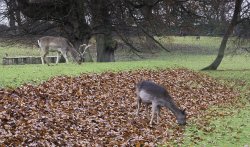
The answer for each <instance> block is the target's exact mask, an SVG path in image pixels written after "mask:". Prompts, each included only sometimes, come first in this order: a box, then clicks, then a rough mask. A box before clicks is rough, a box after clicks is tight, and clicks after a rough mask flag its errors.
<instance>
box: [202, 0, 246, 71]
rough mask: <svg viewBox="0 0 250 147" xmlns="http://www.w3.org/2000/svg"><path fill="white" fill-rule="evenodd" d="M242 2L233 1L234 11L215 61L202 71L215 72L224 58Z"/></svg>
mask: <svg viewBox="0 0 250 147" xmlns="http://www.w3.org/2000/svg"><path fill="white" fill-rule="evenodd" d="M242 1H243V0H235V9H234V14H233V18H232V20H231V23H230V24H229V26H228V28H227V31H226V32H225V34H224V36H223V39H222V41H221V44H220V48H219V51H218V55H217V57H216V59H215V60H214V61H213V63H212V64H210V65H209V66H207V67H205V68H203V69H202V70H216V69H217V68H218V67H219V65H220V63H221V61H222V59H223V57H224V52H225V49H226V45H227V41H228V38H229V36H230V35H231V34H232V32H233V29H234V27H235V26H236V25H237V22H238V16H239V13H240V11H241V4H242Z"/></svg>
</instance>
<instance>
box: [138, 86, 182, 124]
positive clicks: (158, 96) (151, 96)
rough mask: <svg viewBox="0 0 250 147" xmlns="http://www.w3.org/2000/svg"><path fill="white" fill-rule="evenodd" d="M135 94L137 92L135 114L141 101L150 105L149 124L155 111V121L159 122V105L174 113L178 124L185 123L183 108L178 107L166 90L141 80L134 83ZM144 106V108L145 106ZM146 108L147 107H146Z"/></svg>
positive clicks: (151, 122)
mask: <svg viewBox="0 0 250 147" xmlns="http://www.w3.org/2000/svg"><path fill="white" fill-rule="evenodd" d="M136 94H137V112H136V115H137V116H138V115H139V110H140V106H141V103H144V104H146V105H147V107H148V106H149V105H150V104H151V105H152V115H151V119H150V123H149V124H150V126H152V124H153V119H154V117H155V113H156V114H157V116H156V117H157V118H156V119H157V123H159V117H160V109H161V107H166V108H168V109H169V110H170V111H172V113H173V114H174V115H175V117H176V119H177V123H178V124H179V125H185V124H186V112H185V109H184V110H181V109H179V108H178V107H177V106H176V104H175V102H174V101H173V99H172V97H171V96H170V95H169V93H168V91H167V90H166V89H165V88H164V87H163V86H160V85H158V84H156V83H154V82H152V81H141V82H139V83H137V85H136ZM147 107H146V108H147ZM147 109H148V108H147Z"/></svg>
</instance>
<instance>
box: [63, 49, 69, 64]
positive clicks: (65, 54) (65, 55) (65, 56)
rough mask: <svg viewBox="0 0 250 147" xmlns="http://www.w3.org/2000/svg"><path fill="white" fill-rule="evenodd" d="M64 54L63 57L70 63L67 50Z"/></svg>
mask: <svg viewBox="0 0 250 147" xmlns="http://www.w3.org/2000/svg"><path fill="white" fill-rule="evenodd" d="M62 55H63V57H64V58H65V60H66V63H67V64H68V63H69V60H68V57H67V52H63V53H62Z"/></svg>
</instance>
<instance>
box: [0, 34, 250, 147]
mask: <svg viewBox="0 0 250 147" xmlns="http://www.w3.org/2000/svg"><path fill="white" fill-rule="evenodd" d="M220 40H221V38H216V37H201V40H199V41H196V40H195V38H194V37H185V38H183V37H172V38H171V39H170V40H169V41H168V42H171V43H173V44H177V45H181V46H185V45H187V46H188V47H187V48H184V49H187V50H188V49H190V47H192V46H194V49H193V50H194V52H196V53H195V54H193V52H192V53H188V52H186V53H182V52H181V51H179V50H176V51H173V52H171V53H166V52H160V53H158V55H156V56H154V58H153V59H152V58H151V59H147V60H141V61H119V62H115V63H95V62H94V63H84V64H82V65H77V64H72V63H71V64H59V65H54V64H52V66H47V65H11V66H4V65H1V66H0V88H1V87H2V88H4V87H17V86H20V85H22V84H23V83H32V84H39V83H41V82H42V81H45V80H48V79H49V78H50V77H54V76H58V75H71V76H77V75H79V74H82V73H100V72H104V71H114V72H116V71H124V70H134V69H138V68H150V69H152V68H154V69H155V68H173V67H185V68H189V69H193V70H196V71H199V70H200V69H202V68H204V67H205V66H208V65H209V64H210V63H211V62H212V61H213V60H214V59H215V57H216V50H217V48H218V46H219V43H220ZM197 46H198V48H196V47H197ZM202 48H204V49H202ZM200 49H202V50H203V51H206V50H213V52H215V54H206V53H204V52H203V51H202V52H200V51H201V50H200ZM5 53H8V54H9V56H15V55H20V56H21V55H39V52H38V50H37V49H36V48H35V49H31V48H28V49H27V48H23V47H16V46H12V47H0V57H3V56H4V54H5ZM118 57H119V55H118ZM249 58H250V57H248V56H246V55H244V54H242V55H235V56H226V57H225V58H224V59H223V61H222V63H221V65H220V66H219V69H218V70H217V71H205V72H204V71H202V72H204V73H206V74H209V75H211V76H213V77H215V78H218V79H219V80H221V79H222V80H227V81H230V84H234V83H237V82H238V83H242V82H243V83H244V84H242V85H237V88H239V89H240V90H242V93H243V92H245V93H246V94H248V95H249V90H250V89H249V87H250V59H249ZM118 60H119V59H118ZM243 100H244V101H245V103H246V104H241V100H240V102H239V104H237V106H240V107H239V108H237V107H227V108H211V110H212V109H216V110H217V111H220V112H222V113H224V112H226V113H229V114H231V116H225V117H221V116H218V117H215V118H213V119H211V122H210V123H209V125H208V126H205V127H207V128H209V129H210V128H211V131H209V132H207V131H204V130H202V129H200V128H199V127H197V124H192V122H191V123H190V124H189V125H188V126H187V127H186V132H185V139H184V141H183V142H184V145H183V146H208V147H210V146H219V147H221V146H229V147H230V146H232V147H238V146H244V145H245V144H248V145H250V118H249V114H250V104H249V98H244V99H243ZM211 110H208V112H209V111H211ZM209 129H208V130H209Z"/></svg>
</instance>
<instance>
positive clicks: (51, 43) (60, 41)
mask: <svg viewBox="0 0 250 147" xmlns="http://www.w3.org/2000/svg"><path fill="white" fill-rule="evenodd" d="M37 42H38V46H39V47H40V49H41V60H42V64H44V61H45V62H46V63H47V64H48V65H49V62H48V60H47V58H46V56H47V55H48V54H49V52H57V59H56V64H58V62H59V59H60V57H61V55H63V57H64V58H65V60H66V63H68V62H69V60H68V55H67V54H68V52H69V53H70V54H71V56H72V58H73V60H74V61H76V62H77V63H78V64H81V62H82V61H83V54H84V53H85V51H86V49H87V48H89V47H90V46H91V45H86V44H83V45H81V46H80V47H85V49H84V52H83V53H79V52H78V51H77V50H76V49H75V48H74V46H73V44H72V43H71V42H70V41H69V40H68V39H66V38H64V37H53V36H44V37H41V38H40V39H38V41H37Z"/></svg>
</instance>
